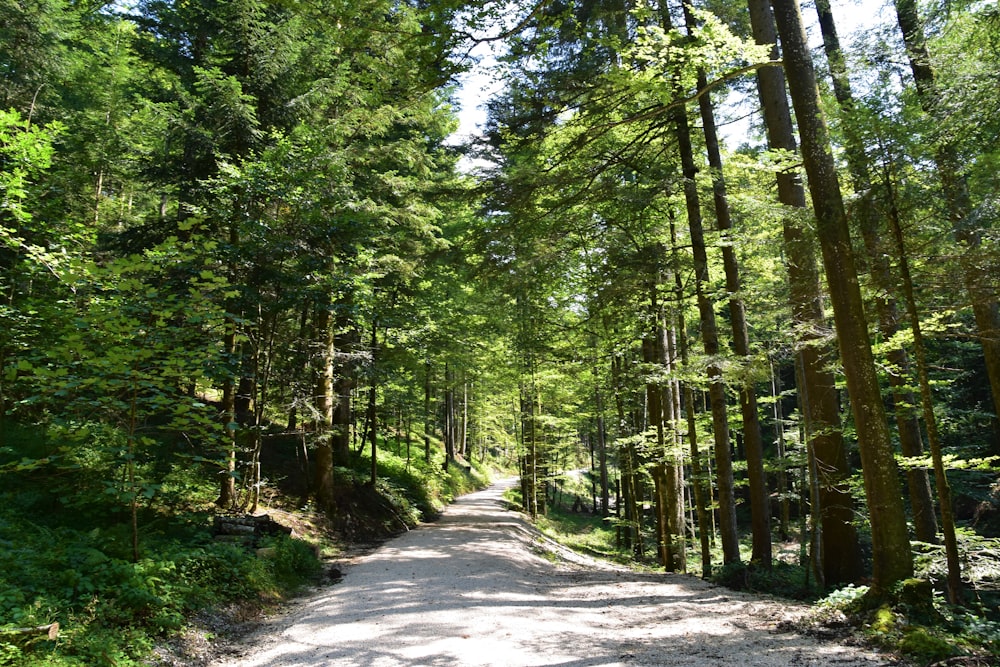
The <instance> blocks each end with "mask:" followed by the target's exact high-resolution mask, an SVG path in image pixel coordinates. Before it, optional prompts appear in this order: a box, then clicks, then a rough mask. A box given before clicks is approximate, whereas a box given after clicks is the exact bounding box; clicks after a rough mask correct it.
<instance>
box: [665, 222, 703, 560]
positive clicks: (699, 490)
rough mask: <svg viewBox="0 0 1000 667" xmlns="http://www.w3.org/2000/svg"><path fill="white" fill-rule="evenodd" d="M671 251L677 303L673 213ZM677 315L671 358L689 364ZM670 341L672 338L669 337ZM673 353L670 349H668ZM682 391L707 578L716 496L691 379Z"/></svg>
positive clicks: (679, 285) (680, 288) (680, 292)
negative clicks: (707, 472)
mask: <svg viewBox="0 0 1000 667" xmlns="http://www.w3.org/2000/svg"><path fill="white" fill-rule="evenodd" d="M670 242H671V243H670V245H671V250H670V255H671V266H672V267H673V273H674V289H675V299H676V301H677V303H679V304H680V303H683V302H684V284H683V281H682V279H681V274H680V271H678V265H679V264H680V260H679V258H678V255H679V252H678V248H677V230H676V225H675V223H674V220H673V217H672V216H671V220H670ZM675 317H676V319H677V328H676V331H677V336H676V341H675V343H676V347H677V348H679V349H677V350H675V352H678V353H679V354H676V353H675V354H670V356H671V358H674V359H676V358H678V357H679V358H680V363H681V367H682V369H683V368H686V367H687V366H688V365H689V358H688V357H689V355H688V343H687V327H686V325H685V323H684V309H683V308H678V309H677V312H676V315H675ZM667 341H668V344H669V343H670V339H669V338H668V339H667ZM668 353H669V350H668ZM680 388H681V393H683V397H678V399H679V404H678V408H680V407H681V404H680V399H681V398H683V401H682V403H683V411H684V412H685V413H686V424H685V425H686V427H687V438H688V447H689V452H690V455H691V489H692V492H693V493H692V495H693V496H694V506H695V511H696V513H697V517H698V540H699V544H700V546H701V576H702V578H705V579H707V578H708V577H710V576H712V545H711V540H710V537H711V535H712V523H711V518H710V516H709V509H708V507H709V504H710V503H711V500H712V492H711V485H709V484H706V479H707V476H706V475H705V474H703V472H702V467H701V451H700V449H699V446H698V427H697V423H696V419H695V399H694V391H693V390H692V389H691V385H690V384H689V383H687V382H684V383H681V385H680ZM675 424H676V425H675V428H677V430H680V428H681V425H680V414H678V415H677V421H676V422H675Z"/></svg>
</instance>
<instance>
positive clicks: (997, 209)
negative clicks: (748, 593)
mask: <svg viewBox="0 0 1000 667" xmlns="http://www.w3.org/2000/svg"><path fill="white" fill-rule="evenodd" d="M868 4H875V3H868ZM866 7H867V4H866ZM859 11H864V10H862V9H859V7H858V6H856V5H853V4H848V5H844V6H840V5H835V6H833V7H831V3H830V0H815V2H812V3H809V4H808V5H806V6H803V7H800V6H799V3H798V1H797V0H771V1H770V4H769V3H768V1H767V0H747V2H746V3H732V2H717V1H716V0H670V1H669V2H668V1H660V0H536V1H534V2H532V1H527V2H514V1H509V2H500V1H499V0H497V1H494V0H471V1H469V2H459V1H458V0H331V1H327V2H322V3H309V2H302V1H301V0H212V1H211V2H207V1H206V2H198V1H196V0H137V1H136V2H134V3H130V2H119V3H104V2H101V1H100V0H96V1H94V0H73V1H70V0H3V1H2V2H0V98H2V99H0V480H2V484H0V664H42V663H41V662H37V663H33V662H32V660H33V659H35V658H37V656H38V655H40V654H42V653H45V652H46V651H48V652H50V653H52V652H54V653H53V654H55V653H58V654H59V655H60V656H61V657H59V658H58V660H61V662H59V661H57V659H56V658H54V657H51V656H50V657H49V658H47V659H51V660H53V662H45V663H44V664H53V665H64V664H65V665H70V664H122V665H124V664H133V663H132V662H130V661H132V660H140V659H142V656H143V655H145V653H148V651H149V648H150V646H149V642H150V641H152V640H151V639H150V637H154V636H156V635H157V634H163V633H168V634H169V633H170V632H172V631H176V630H177V629H178V628H179V627H181V626H182V625H183V624H184V622H185V621H184V618H185V615H187V614H189V613H190V612H191V610H192V609H196V608H198V606H199V605H202V604H205V603H207V601H208V600H205V599H201V598H198V596H196V595H195V592H196V591H197V590H198V589H199V588H206V587H210V586H215V585H221V584H223V583H225V582H231V581H233V580H238V581H240V582H242V584H243V585H242V587H240V590H239V591H228V592H227V594H232V595H258V594H262V593H261V591H263V590H266V591H268V594H271V595H278V593H276V592H275V590H276V589H272V588H271V587H272V586H277V587H279V588H280V585H282V584H281V582H282V581H283V582H284V583H285V584H287V585H288V586H289V587H290V588H294V587H295V585H298V584H297V583H296V582H299V581H300V578H301V577H302V576H305V575H306V574H307V573H309V572H313V571H315V568H316V567H318V565H317V563H316V561H315V557H314V556H313V555H312V551H311V550H310V548H309V547H307V546H304V545H303V543H300V542H298V541H295V540H287V539H276V541H275V542H274V545H275V546H273V548H275V549H277V550H278V552H279V554H281V557H280V558H278V559H277V560H276V561H273V562H271V563H270V565H268V566H267V568H264V569H266V570H267V571H266V572H265V571H264V569H261V568H263V567H264V566H261V565H260V564H259V563H258V562H257V561H256V560H254V559H253V558H250V557H248V556H246V555H244V554H242V552H240V549H239V548H237V547H234V546H233V545H230V544H227V545H222V546H220V545H217V544H214V543H212V544H208V543H206V542H204V541H203V537H204V536H203V533H204V532H205V531H204V530H203V529H204V526H205V524H206V522H208V523H211V519H210V518H209V517H211V516H212V515H215V514H219V515H225V514H257V513H259V512H260V511H262V510H261V508H265V507H269V506H276V505H278V504H281V503H280V502H279V500H278V499H281V502H284V505H283V506H284V507H286V508H290V509H291V512H292V513H295V512H296V511H299V512H300V513H304V512H308V513H309V516H313V517H320V518H321V520H322V521H324V522H326V524H325V525H328V526H329V527H330V529H331V530H333V531H339V533H342V534H347V535H349V536H350V535H358V534H361V533H364V532H365V531H366V530H367V529H368V528H367V527H366V526H365V525H363V524H364V520H363V519H361V518H359V517H361V511H360V510H359V509H358V507H359V506H361V505H364V504H365V503H368V504H373V503H374V504H376V505H379V504H381V506H383V507H385V508H387V509H386V511H385V514H386V515H391V516H392V517H395V519H394V520H396V521H397V522H398V523H400V524H402V525H406V524H408V523H412V522H413V521H416V520H419V519H427V518H430V517H431V516H433V514H434V511H435V510H436V508H439V507H440V505H441V504H442V503H446V502H447V500H448V499H449V498H450V497H452V496H453V495H454V494H456V493H459V492H461V491H462V490H466V489H468V488H471V487H472V486H475V485H477V484H482V483H483V480H484V479H485V478H486V476H487V468H493V469H497V470H507V471H512V472H513V474H517V475H518V476H519V478H520V484H519V486H518V488H517V493H516V494H515V496H516V497H515V498H514V499H512V502H516V503H519V505H520V507H521V508H522V509H523V511H524V512H526V513H527V514H529V515H530V516H532V517H536V518H538V519H539V520H544V518H545V517H547V516H548V515H556V514H577V515H580V516H589V517H592V518H593V525H596V526H598V527H603V528H604V529H606V530H607V533H608V535H610V536H612V537H611V538H610V539H611V541H612V542H613V543H614V547H615V549H617V550H618V552H619V554H624V556H625V559H626V560H631V561H634V562H636V563H641V564H645V565H646V566H649V567H655V568H657V569H658V570H661V571H663V570H666V571H668V572H687V573H692V574H696V575H700V576H703V577H706V578H708V577H714V578H716V580H719V581H722V582H724V583H728V584H730V585H735V586H741V587H747V586H750V587H753V586H754V585H755V584H754V583H753V582H754V581H757V582H759V583H757V584H756V585H757V586H758V587H759V588H760V589H761V590H767V589H768V587H769V586H771V585H772V583H773V581H774V580H775V579H776V578H780V577H792V576H794V577H797V579H796V581H799V579H802V580H804V582H805V583H802V584H801V585H800V584H796V586H797V587H800V588H810V589H811V590H812V591H813V598H812V599H817V598H818V597H821V596H822V595H827V594H833V595H839V596H840V598H841V599H844V600H848V601H849V602H852V603H856V604H860V605H862V606H865V608H869V609H877V608H878V607H879V605H880V604H904V603H905V604H909V605H910V607H912V608H919V609H923V610H924V611H926V612H927V613H928V614H930V615H931V617H932V618H933V619H937V620H934V621H933V622H929V623H928V628H929V629H927V630H926V631H925V632H924V635H922V637H923V640H924V644H925V645H929V646H932V647H940V645H941V644H942V643H943V641H944V640H941V639H940V638H939V637H937V635H935V634H934V633H935V632H937V629H938V626H941V627H943V626H945V625H948V624H950V627H951V630H950V632H951V636H953V637H954V636H958V637H961V638H964V639H962V641H964V642H966V644H968V646H972V645H973V644H974V645H975V650H985V651H987V652H994V653H997V652H1000V607H998V605H1000V595H998V592H1000V588H998V584H1000V557H998V556H997V554H998V553H1000V551H998V547H1000V544H998V542H997V539H998V537H1000V483H998V482H997V474H996V470H997V468H998V466H1000V462H998V461H1000V420H998V414H1000V305H998V298H1000V195H998V192H1000V182H998V175H997V174H998V167H1000V115H998V114H997V113H996V109H997V108H998V104H1000V76H998V74H997V73H998V72H1000V10H998V7H997V5H996V4H995V3H991V2H983V1H979V0H927V1H926V2H923V1H922V2H917V1H916V0H892V1H889V2H887V3H886V4H885V5H884V6H880V7H879V8H878V9H877V10H876V13H877V14H878V17H879V18H878V20H877V21H876V22H875V24H874V27H872V28H870V29H867V30H864V31H863V32H860V33H856V34H854V35H853V36H852V37H851V38H849V39H848V38H846V37H845V36H844V35H846V33H844V34H843V35H841V34H840V33H838V27H839V24H838V21H843V20H845V19H846V17H847V16H849V15H850V14H851V13H857V12H859ZM484 47H490V48H491V49H492V53H493V54H494V56H493V57H491V58H490V60H493V59H494V57H495V63H493V64H492V65H491V72H492V76H494V77H496V81H497V82H498V85H499V92H497V93H496V95H495V96H493V97H492V98H491V99H490V100H488V102H487V108H488V120H487V122H486V124H485V127H484V128H482V131H481V133H479V134H478V135H477V136H474V137H471V138H469V139H468V140H463V141H456V140H455V132H456V129H457V127H458V111H459V109H458V108H457V106H456V101H455V100H456V94H457V91H458V85H459V81H460V80H461V79H462V77H463V76H464V75H465V73H467V72H468V71H469V70H470V69H472V68H473V67H474V66H475V64H476V60H477V58H480V57H481V56H478V55H475V54H477V53H481V51H482V49H483V48H484ZM581 471H582V472H581ZM581 475H582V476H581ZM581 480H582V481H581ZM571 505H572V509H570V506H571ZM296 508H297V510H296ZM391 521H392V520H391V519H390V523H391ZM398 527H399V526H397V528H398ZM52 545H58V546H52ZM67 564H68V565H67ZM268 568H269V569H268ZM790 572H792V573H794V574H789V573H790ZM55 573H58V574H55ZM265 580H266V582H267V583H261V582H264V581H265ZM255 581H256V582H258V583H259V584H260V585H259V586H258V585H257V584H255V583H254V582H255ZM275 582H278V583H275ZM768 582H772V583H768ZM212 590H215V589H212ZM107 591H114V594H113V595H111V594H108V593H107ZM208 597H211V595H209V596H208ZM107 600H111V602H107ZM900 600H902V601H903V602H900ZM907 600H909V602H908V603H907V602H906V601H907ZM883 608H885V607H883ZM123 609H125V610H127V612H126V611H122V610H123ZM944 619H947V622H946V620H944ZM54 622H58V623H61V624H62V625H64V626H65V628H64V630H65V632H66V636H65V638H64V639H63V640H62V642H63V644H62V645H56V644H54V643H53V642H52V641H49V643H48V644H47V643H46V641H48V640H46V639H45V638H44V637H43V638H42V639H38V638H36V637H33V636H32V637H31V638H29V639H24V638H23V637H22V636H21V635H20V634H19V633H20V632H21V631H22V630H23V629H25V628H31V627H35V626H39V627H42V626H44V627H49V625H50V624H52V623H54ZM74 623H75V624H76V625H77V626H78V627H82V628H88V629H87V630H86V631H83V630H81V631H79V633H78V634H76V635H74V634H73V633H72V631H70V630H69V629H68V628H69V626H71V625H73V624H74ZM123 627H129V628H132V630H130V631H129V632H131V633H132V634H128V633H126V635H127V636H125V638H124V639H123V638H122V634H121V632H122V631H121V628H123ZM102 633H103V634H102ZM892 633H896V635H898V636H902V634H905V633H902V630H900V629H899V628H895V629H893V630H891V631H890V630H886V632H885V633H883V634H892ZM901 633H902V634H901ZM907 636H909V635H907ZM50 639H51V638H50ZM935 642H937V643H935ZM53 646H55V648H53ZM968 646H966V648H968ZM942 650H945V649H942ZM949 650H950V649H949ZM963 650H964V649H963ZM970 650H971V649H970ZM33 656H35V657H33ZM942 657H947V655H943V656H942Z"/></svg>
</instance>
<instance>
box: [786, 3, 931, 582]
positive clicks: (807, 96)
mask: <svg viewBox="0 0 1000 667" xmlns="http://www.w3.org/2000/svg"><path fill="white" fill-rule="evenodd" d="M772 4H773V6H774V10H775V19H776V23H777V27H778V33H779V34H780V36H781V46H782V51H783V61H784V65H785V76H786V79H787V81H788V87H789V92H790V94H791V98H792V105H793V107H794V108H795V116H796V118H797V119H798V125H799V135H800V138H801V140H802V160H803V163H804V165H805V168H806V173H807V175H808V177H809V190H810V193H811V195H812V200H813V207H814V210H815V212H816V224H817V233H818V236H819V240H820V246H821V249H822V254H823V264H824V267H825V271H826V278H827V283H828V285H829V288H830V299H831V302H832V303H833V314H834V322H835V323H836V329H837V336H838V341H839V345H840V357H841V361H842V363H843V366H844V375H845V376H846V379H847V388H848V392H849V394H850V397H851V408H852V412H853V415H854V421H855V425H856V428H857V432H858V447H859V450H860V453H861V462H862V472H863V475H864V481H865V491H866V495H867V500H868V510H869V518H870V522H871V531H872V550H873V561H874V562H873V573H872V587H873V588H874V589H875V590H876V592H880V593H884V592H886V591H888V590H889V588H890V587H891V586H892V585H893V584H894V583H896V582H897V581H901V580H902V579H905V578H907V577H910V576H912V574H913V556H912V554H911V552H910V545H909V537H908V536H907V531H906V520H905V515H904V512H903V502H902V496H901V494H900V486H899V477H898V469H897V467H896V461H895V458H893V453H892V440H891V438H890V434H889V426H888V422H887V420H886V415H885V409H884V407H883V405H882V396H881V391H880V388H879V383H878V376H877V375H876V372H875V363H874V358H873V356H872V351H871V345H870V342H869V338H868V327H867V319H866V317H865V312H864V303H863V301H862V298H861V289H860V286H859V284H858V278H857V271H856V269H855V265H854V255H853V251H852V249H851V239H850V233H849V230H848V226H847V216H846V214H845V211H844V202H843V199H842V197H841V194H840V183H839V180H838V178H837V172H836V167H835V165H834V160H833V154H832V152H831V150H830V140H829V135H828V133H827V129H826V123H825V122H824V119H823V112H822V110H821V108H820V103H819V92H818V90H817V88H816V76H815V72H814V70H813V64H812V57H811V54H810V52H809V48H808V44H807V42H806V37H805V31H804V29H803V26H802V16H801V13H800V11H799V6H798V2H797V0H772ZM827 539H829V536H827Z"/></svg>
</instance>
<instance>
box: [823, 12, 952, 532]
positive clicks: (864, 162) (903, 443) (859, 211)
mask: <svg viewBox="0 0 1000 667" xmlns="http://www.w3.org/2000/svg"><path fill="white" fill-rule="evenodd" d="M816 12H817V14H818V18H819V26H820V31H821V32H822V34H823V49H824V50H825V51H826V56H827V61H828V63H829V67H830V76H831V79H832V81H833V92H834V96H835V97H836V98H837V103H838V104H839V105H840V110H841V112H842V113H843V114H844V116H845V118H846V122H845V123H844V127H845V132H844V134H845V143H846V151H845V154H846V158H847V166H848V169H849V170H850V174H851V180H852V184H853V187H854V192H855V194H857V195H858V201H857V203H856V205H855V216H854V218H855V220H856V221H857V224H858V228H859V230H860V232H861V237H862V239H863V240H864V244H865V251H866V252H867V255H868V257H867V259H868V272H869V274H870V275H871V279H872V284H873V285H874V286H875V288H876V291H877V295H876V297H875V308H876V312H877V314H878V320H879V329H880V330H881V332H882V336H883V338H885V339H886V340H891V339H892V337H893V336H894V335H895V334H896V333H897V332H898V331H899V308H898V306H897V304H896V300H895V298H893V296H892V293H893V291H894V289H895V286H894V284H893V280H892V272H891V269H890V267H889V261H888V253H887V252H886V251H885V250H884V249H883V248H882V247H881V246H882V244H881V243H880V242H879V220H880V216H879V213H878V211H877V209H876V206H875V201H874V198H873V194H874V193H873V187H872V178H871V169H870V167H869V163H868V157H867V155H866V153H865V148H864V144H863V143H862V140H861V138H860V137H859V136H858V135H857V132H855V131H854V129H853V128H854V122H853V119H852V115H853V112H854V95H853V93H852V92H851V82H850V79H849V78H848V75H847V64H846V62H845V60H844V54H843V51H842V50H841V47H840V37H839V36H838V35H837V26H836V23H835V22H834V19H833V11H832V9H831V7H830V0H816ZM888 358H889V363H890V365H891V366H892V369H891V370H890V372H889V386H890V387H891V388H892V403H893V414H894V417H895V420H896V428H897V430H898V431H899V444H900V449H901V450H902V451H903V455H904V456H908V457H919V456H922V455H923V450H924V443H923V438H922V437H921V435H920V424H919V423H918V421H917V415H916V413H915V411H914V409H913V408H912V407H911V406H913V405H915V404H916V400H915V397H914V396H913V394H912V392H910V391H909V390H908V389H907V388H906V387H907V385H908V378H909V374H910V373H909V367H910V362H909V358H908V355H907V354H906V350H904V349H903V348H902V347H898V348H896V349H894V350H890V351H889V353H888ZM906 480H907V487H908V489H909V495H910V506H911V508H912V515H913V527H914V532H915V533H916V537H917V539H918V540H920V541H922V542H930V543H936V542H937V521H936V519H935V516H934V500H933V497H932V496H931V485H930V479H929V477H928V475H927V471H926V470H923V469H917V468H909V469H907V471H906Z"/></svg>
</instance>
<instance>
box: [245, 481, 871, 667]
mask: <svg viewBox="0 0 1000 667" xmlns="http://www.w3.org/2000/svg"><path fill="white" fill-rule="evenodd" d="M499 497H500V491H499V490H498V489H497V488H496V487H495V488H494V489H491V490H489V491H486V492H482V493H478V494H473V495H472V496H470V497H468V498H465V499H462V500H460V501H459V502H457V503H456V504H455V505H454V506H453V507H451V508H449V510H448V511H447V512H446V514H445V516H444V517H443V518H442V520H441V522H440V523H439V524H436V525H431V526H426V527H423V528H421V529H419V530H415V531H411V532H410V533H407V534H406V535H403V536H401V537H400V538H399V539H396V540H393V541H391V542H389V543H387V544H386V545H384V546H383V547H382V548H380V549H379V550H378V551H376V552H375V553H373V554H370V555H368V556H366V557H364V558H362V559H361V560H360V561H359V562H358V563H357V564H355V565H353V566H350V567H349V568H348V569H347V571H346V576H345V578H344V581H343V583H342V584H340V585H337V586H335V587H333V588H330V589H326V590H324V591H322V592H320V593H318V594H317V595H315V596H314V597H313V598H311V599H310V600H308V601H307V602H305V603H304V604H302V605H301V606H300V607H299V608H297V609H296V610H295V611H294V612H292V613H291V614H289V615H288V616H287V617H285V618H282V619H279V620H277V621H276V622H275V624H274V627H273V628H272V629H271V632H270V633H268V634H265V635H262V636H258V637H257V638H256V639H254V640H252V641H255V642H256V643H257V647H256V648H251V647H247V648H246V650H245V651H246V652H245V654H244V655H242V656H240V657H239V658H238V659H237V660H236V661H234V662H231V663H228V664H239V665H245V666H258V667H265V666H267V667H275V666H278V665H285V666H292V665H300V666H304V665H357V666H358V667H367V666H381V665H563V666H567V667H569V666H573V667H585V666H596V665H690V666H699V665H706V666H707V665H730V664H731V665H812V664H816V665H819V664H824V665H825V664H834V663H835V664H840V665H875V664H881V663H879V661H878V660H877V658H876V657H874V656H872V655H870V654H867V653H864V652H862V651H859V650H858V649H855V648H850V647H843V646H837V645H833V644H821V643H818V642H817V641H816V640H814V639H812V638H809V637H803V636H800V635H796V634H792V633H778V632H776V631H775V630H776V627H777V624H778V623H779V622H780V621H782V620H786V619H788V618H791V617H792V616H793V615H795V614H796V613H797V612H799V611H801V608H800V607H797V606H796V605H794V604H790V603H787V602H774V601H771V600H766V599H758V598H753V597H751V596H748V595H743V594H739V593H733V592H730V591H728V590H725V589H722V588H718V587H716V586H712V585H710V584H707V583H705V582H702V581H700V580H698V579H695V578H692V577H686V576H679V575H666V574H637V573H632V572H628V571H625V570H622V569H618V568H614V567H611V566H607V565H600V564H597V563H591V564H584V562H585V561H584V559H582V557H579V556H577V557H575V558H574V561H575V562H570V561H567V560H564V559H562V558H561V557H560V552H559V551H556V552H552V551H550V550H549V545H548V544H547V543H546V542H545V541H544V539H543V538H541V536H539V535H538V534H537V532H535V531H534V530H533V529H532V528H531V526H530V525H528V524H527V523H526V522H525V521H524V520H523V519H522V518H521V517H520V516H519V515H517V514H515V513H512V512H507V511H505V510H504V508H503V505H502V503H501V502H500V499H499ZM578 559H579V560H578Z"/></svg>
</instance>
